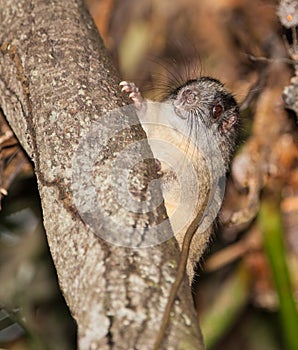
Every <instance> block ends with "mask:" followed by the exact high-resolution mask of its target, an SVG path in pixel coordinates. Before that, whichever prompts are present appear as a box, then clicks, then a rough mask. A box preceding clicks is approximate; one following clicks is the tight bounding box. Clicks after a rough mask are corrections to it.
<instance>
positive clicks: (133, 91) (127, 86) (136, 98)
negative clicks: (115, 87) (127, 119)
mask: <svg viewBox="0 0 298 350" xmlns="http://www.w3.org/2000/svg"><path fill="white" fill-rule="evenodd" d="M119 85H120V86H122V89H121V91H125V92H127V93H129V95H128V96H129V98H130V99H131V100H132V101H133V103H134V105H135V107H136V108H137V109H141V107H142V103H143V98H142V95H141V94H140V91H139V88H138V87H137V86H136V85H135V84H134V83H132V82H130V81H121V82H120V83H119Z"/></svg>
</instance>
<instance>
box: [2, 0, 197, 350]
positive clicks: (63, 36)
mask: <svg viewBox="0 0 298 350" xmlns="http://www.w3.org/2000/svg"><path fill="white" fill-rule="evenodd" d="M0 21H1V32H0V44H1V50H0V105H1V108H2V110H3V112H4V115H5V117H6V118H7V120H8V121H9V123H10V125H11V127H12V129H13V130H14V132H15V134H16V136H17V137H18V139H19V141H20V142H21V144H22V146H23V147H24V149H25V150H26V151H27V153H28V154H29V156H30V157H31V158H32V160H33V162H34V166H35V172H36V176H37V180H38V186H39V192H40V197H41V201H42V207H43V215H44V226H45V229H46V233H47V238H48V242H49V246H50V250H51V254H52V257H53V260H54V263H55V266H56V269H57V273H58V278H59V283H60V286H61V289H62V291H63V293H64V296H65V299H66V301H67V303H68V305H69V307H70V310H71V312H72V315H73V317H74V318H75V320H76V321H77V324H78V333H79V334H78V346H79V348H80V349H110V348H113V349H150V348H151V347H152V344H153V342H154V339H155V336H156V333H157V330H158V329H159V325H160V320H161V317H162V313H163V310H164V307H165V304H166V301H167V297H168V294H169V290H170V287H171V284H172V282H173V280H174V278H175V272H176V267H177V264H178V260H179V250H178V246H177V244H176V241H175V240H174V239H171V240H168V241H166V242H165V243H163V244H160V245H157V246H153V247H150V248H142V249H130V248H125V247H118V246H116V245H113V244H110V243H107V242H105V241H104V240H102V239H101V238H99V237H98V236H96V235H95V234H94V232H93V230H92V228H89V226H88V225H86V224H85V223H84V220H82V218H81V216H80V213H79V212H78V210H77V208H76V206H75V205H74V203H73V194H72V190H71V186H72V174H73V168H72V167H73V157H74V155H75V153H76V151H77V148H78V145H79V142H80V140H82V138H84V137H85V136H86V135H87V134H88V132H90V127H91V125H92V122H97V124H96V125H99V126H100V129H101V131H102V133H103V135H104V134H105V132H107V131H108V130H109V128H111V126H112V125H115V124H117V125H118V124H119V127H120V130H121V133H120V134H121V135H117V136H119V137H116V138H112V139H111V140H110V142H109V143H108V144H107V146H106V147H105V148H104V149H103V150H102V152H101V153H100V154H99V164H97V166H98V169H99V173H98V176H97V184H98V198H99V199H100V200H101V202H100V203H99V205H102V206H103V207H106V205H107V202H109V201H110V187H111V183H110V181H111V180H110V177H109V176H108V174H109V169H110V168H111V166H112V165H113V160H114V159H115V157H116V156H117V154H121V152H122V151H123V149H125V147H127V146H129V145H131V144H133V142H134V141H135V140H138V139H139V138H143V137H144V134H143V131H142V129H141V128H140V127H133V128H132V127H130V124H131V120H128V118H131V116H129V117H128V116H126V115H125V114H123V115H120V116H119V115H115V116H113V115H111V116H110V118H109V119H107V118H102V117H101V115H102V113H105V112H106V111H107V110H112V109H114V108H116V107H119V106H122V105H123V103H124V101H123V100H122V97H121V94H120V93H119V88H118V82H119V81H120V78H119V76H118V75H117V72H116V71H115V69H114V68H113V66H112V64H111V61H110V58H109V56H108V55H107V53H106V51H105V49H104V47H103V44H102V42H101V40H100V38H99V35H98V33H97V31H96V30H95V27H94V24H93V22H92V20H91V18H90V16H89V14H88V13H87V12H86V10H85V8H84V6H83V4H82V3H81V1H79V0H77V1H75V0H65V1H58V0H52V1H47V0H22V1H19V0H18V1H16V0H1V1H0ZM119 95H120V96H119ZM136 121H137V120H136ZM148 152H150V150H149V149H148V145H146V144H142V145H140V144H138V143H136V146H135V147H133V149H132V152H131V153H130V159H129V160H128V162H130V161H131V164H135V163H137V159H139V158H140V157H141V159H144V158H146V157H147V155H148ZM147 165H148V164H147V163H146V162H145V163H143V164H141V165H140V167H139V168H138V169H137V170H138V171H133V172H132V173H131V174H130V176H131V179H130V181H131V184H133V186H134V188H135V193H136V196H137V197H139V198H142V199H144V198H143V197H142V196H144V193H143V192H144V191H143V188H144V184H145V185H146V181H149V179H150V177H151V174H150V172H153V171H154V169H153V168H154V167H152V166H151V168H150V167H149V168H148V169H147V168H146V166H147ZM119 187H120V188H119V191H121V186H120V185H119ZM152 191H153V194H154V195H156V196H160V191H159V189H158V187H156V188H153V190H152ZM151 195H152V194H151ZM151 197H152V196H151ZM145 200H146V201H147V202H148V203H149V206H150V195H149V194H148V193H147V195H146V196H145ZM108 209H109V210H110V211H111V213H112V214H113V216H114V217H117V220H116V221H115V222H114V227H113V226H111V225H103V228H102V229H103V230H104V231H105V235H106V237H109V238H111V240H114V239H115V240H117V238H118V237H119V235H123V236H125V237H130V234H131V232H132V231H133V230H136V229H137V230H139V233H140V240H141V241H142V240H143V239H144V240H146V239H147V238H148V237H147V238H146V231H144V229H143V226H144V225H143V223H144V222H148V223H151V225H153V226H154V224H155V223H157V222H160V220H162V219H163V218H164V217H165V212H164V208H163V207H162V206H161V207H160V208H159V209H158V210H155V211H154V210H153V211H152V212H151V214H150V215H149V214H137V213H129V212H127V211H124V210H122V209H121V208H120V207H119V206H116V205H114V203H113V202H112V201H111V203H110V202H109V208H108ZM163 230H164V232H155V231H154V230H153V231H150V232H153V233H155V234H170V233H171V231H170V230H171V228H170V226H169V225H165V226H163ZM134 232H135V231H134ZM149 239H150V237H149ZM202 347H203V345H202V340H201V336H200V331H199V328H198V326H197V322H196V315H195V312H194V308H193V303H192V298H191V293H190V289H189V287H188V284H187V281H186V280H185V283H184V285H183V286H182V288H181V289H180V292H179V295H178V298H177V300H176V303H175V306H174V308H173V314H172V317H171V322H170V325H169V328H168V332H167V336H166V339H165V341H164V343H163V347H162V348H164V349H200V348H202Z"/></svg>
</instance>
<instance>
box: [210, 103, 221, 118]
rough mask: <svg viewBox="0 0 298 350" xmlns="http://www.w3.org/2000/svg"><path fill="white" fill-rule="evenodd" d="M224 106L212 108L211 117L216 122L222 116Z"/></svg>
mask: <svg viewBox="0 0 298 350" xmlns="http://www.w3.org/2000/svg"><path fill="white" fill-rule="evenodd" d="M222 110H223V108H222V106H221V105H219V104H218V105H214V106H213V107H212V111H211V116H212V118H213V119H214V120H217V119H218V118H219V117H220V116H221V113H222Z"/></svg>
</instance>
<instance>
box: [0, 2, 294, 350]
mask: <svg viewBox="0 0 298 350" xmlns="http://www.w3.org/2000/svg"><path fill="white" fill-rule="evenodd" d="M293 3H294V1H293ZM86 4H87V6H88V8H89V10H90V12H91V14H92V16H93V18H94V20H95V23H96V25H97V27H98V30H99V32H100V34H101V36H102V38H103V40H104V42H105V45H106V46H107V48H108V49H109V50H110V52H111V55H112V58H113V60H114V62H115V64H116V65H117V67H118V68H119V70H120V72H121V75H122V78H123V79H125V80H131V81H134V82H135V83H136V85H137V86H139V87H140V89H141V91H142V92H143V93H144V95H145V96H147V97H148V98H150V99H155V100H160V99H162V98H163V97H164V96H166V94H167V93H168V92H169V91H171V89H174V88H175V87H177V85H179V84H181V83H183V82H185V81H186V80H187V79H190V78H194V77H197V76H200V75H209V76H212V77H215V78H217V79H219V80H221V81H222V82H224V83H225V85H226V86H227V87H228V88H229V89H230V90H231V91H232V92H233V94H234V96H235V98H236V99H237V101H238V102H239V104H240V105H241V120H242V130H241V138H240V141H239V148H238V151H237V153H236V155H235V158H234V161H233V164H232V167H231V170H230V173H229V179H228V183H227V189H226V198H225V201H224V204H223V208H222V212H221V214H220V220H219V221H220V222H219V224H218V225H217V227H216V232H215V233H214V237H213V239H212V244H211V246H210V248H208V250H207V252H206V254H205V257H204V259H203V260H202V261H201V263H200V265H199V266H198V271H197V276H198V279H199V280H200V281H199V283H198V285H196V283H194V285H193V295H194V300H195V302H196V306H197V309H198V314H199V316H198V317H199V320H200V324H201V327H202V332H203V336H204V340H205V344H206V348H207V349H210V350H211V349H212V350H219V349H221V350H224V349H229V350H233V349H239V348H240V347H241V349H242V350H259V349H260V350H261V349H262V350H266V349H268V350H269V349H270V350H297V349H298V336H297V334H298V316H297V300H298V273H297V271H298V167H297V165H298V146H297V140H298V138H297V116H296V115H295V113H294V111H292V110H291V109H289V108H288V109H285V108H284V102H283V99H282V95H283V94H284V95H285V92H284V88H285V87H286V86H287V85H289V84H290V79H291V77H293V76H295V65H294V64H293V59H296V60H297V57H298V46H297V42H296V43H295V40H296V39H297V31H296V30H297V28H296V27H295V26H291V21H294V19H293V18H294V17H295V15H293V14H290V13H285V18H286V21H288V23H289V26H288V28H284V27H283V26H282V25H281V24H280V20H279V18H278V15H277V6H278V2H276V1H272V0H255V1H248V0H216V1H215V0H200V1H197V0H162V1H157V0H142V1H139V0H126V1H123V0H122V1H121V0H86ZM279 14H281V13H280V11H279ZM296 15H297V13H296ZM295 44H296V48H295ZM296 69H297V66H296ZM296 75H298V73H297V72H296ZM99 88H100V87H99ZM119 93H120V90H119ZM288 107H291V106H288ZM0 125H1V133H0V138H1V141H2V142H1V159H0V161H1V167H0V171H1V181H2V182H1V191H0V192H1V193H0V196H1V207H2V210H1V212H0V264H1V265H0V280H1V288H0V348H4V349H66V350H67V349H75V348H76V338H75V332H76V326H75V323H74V321H73V320H72V318H71V316H70V314H69V311H68V309H67V307H66V305H65V301H64V299H63V296H62V295H61V293H60V291H59V287H58V285H57V277H56V273H55V269H54V267H53V263H52V260H51V257H50V253H49V249H48V246H47V242H46V238H45V234H44V231H43V228H42V219H41V208H40V202H39V196H38V191H37V185H36V180H35V177H34V175H33V172H32V167H31V165H30V163H29V162H28V160H27V159H26V157H25V156H24V155H23V154H22V151H21V150H20V149H19V146H18V144H17V142H16V140H14V139H13V138H11V137H8V134H7V130H8V127H7V125H6V124H5V121H4V120H3V116H1V115H0ZM6 136H7V140H6V139H5V137H6ZM6 190H8V192H9V195H8V196H7V195H6Z"/></svg>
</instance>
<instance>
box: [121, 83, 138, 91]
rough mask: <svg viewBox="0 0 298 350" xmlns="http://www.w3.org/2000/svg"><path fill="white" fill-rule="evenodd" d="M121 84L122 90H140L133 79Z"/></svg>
mask: <svg viewBox="0 0 298 350" xmlns="http://www.w3.org/2000/svg"><path fill="white" fill-rule="evenodd" d="M119 85H120V86H122V89H121V91H125V92H136V93H137V92H139V89H138V87H137V86H136V85H135V83H132V82H131V81H121V83H120V84H119Z"/></svg>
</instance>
